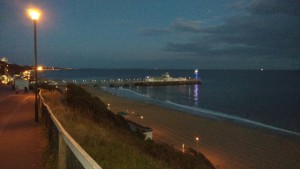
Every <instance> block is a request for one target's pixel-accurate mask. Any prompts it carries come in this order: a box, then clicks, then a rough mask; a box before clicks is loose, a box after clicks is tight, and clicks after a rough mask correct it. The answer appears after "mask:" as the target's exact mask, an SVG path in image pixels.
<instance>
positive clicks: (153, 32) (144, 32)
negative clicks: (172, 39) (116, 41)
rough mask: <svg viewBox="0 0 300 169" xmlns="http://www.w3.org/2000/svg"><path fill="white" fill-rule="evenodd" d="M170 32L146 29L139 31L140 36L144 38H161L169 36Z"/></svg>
mask: <svg viewBox="0 0 300 169" xmlns="http://www.w3.org/2000/svg"><path fill="white" fill-rule="evenodd" d="M170 32H171V31H170V30H168V29H156V28H146V29H143V30H142V31H141V34H142V35H145V36H161V35H165V34H169V33H170Z"/></svg>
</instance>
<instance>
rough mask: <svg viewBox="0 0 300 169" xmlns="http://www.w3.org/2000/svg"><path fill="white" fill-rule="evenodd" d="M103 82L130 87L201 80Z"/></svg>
mask: <svg viewBox="0 0 300 169" xmlns="http://www.w3.org/2000/svg"><path fill="white" fill-rule="evenodd" d="M101 84H108V85H109V86H110V87H121V86H122V87H129V86H171V85H191V84H201V80H196V79H188V80H182V81H154V82H151V81H144V80H142V81H113V82H105V83H101Z"/></svg>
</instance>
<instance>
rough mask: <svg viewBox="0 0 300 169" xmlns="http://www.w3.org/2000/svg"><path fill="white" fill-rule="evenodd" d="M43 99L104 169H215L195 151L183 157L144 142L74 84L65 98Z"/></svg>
mask: <svg viewBox="0 0 300 169" xmlns="http://www.w3.org/2000/svg"><path fill="white" fill-rule="evenodd" d="M43 96H44V97H45V99H46V102H47V104H49V106H50V107H51V109H52V110H53V113H54V114H55V115H56V116H57V118H58V119H59V121H61V123H62V124H63V126H64V127H65V128H66V130H67V131H68V132H69V133H70V134H71V135H72V136H73V137H74V138H75V140H76V141H77V142H79V144H80V145H81V146H82V147H83V148H84V149H85V150H86V151H87V152H88V153H89V154H90V155H91V156H92V157H93V158H94V159H95V161H97V162H98V164H99V165H100V166H101V167H103V168H104V169H114V168H116V169H117V168H118V169H120V168H124V169H127V168H128V169H129V168H130V169H134V168H136V169H138V168H139V169H141V168H145V169H147V168H149V169H150V168H151V169H156V168H157V169H159V168H160V169H162V168H164V169H167V168H174V169H177V168H178V169H179V168H180V169H185V168H186V169H191V168H195V169H197V168H202V169H205V168H213V166H212V165H211V164H210V163H209V162H208V161H207V160H206V159H205V157H204V156H202V155H201V154H198V155H197V154H196V153H195V152H194V151H193V150H190V151H188V152H187V153H186V154H183V153H181V152H178V151H176V150H174V149H173V148H171V147H170V146H168V145H164V144H157V143H154V142H152V141H144V140H143V138H141V135H140V134H138V133H132V132H130V131H129V130H128V126H127V123H126V121H125V119H123V118H122V117H120V116H116V115H114V114H113V113H112V112H110V111H109V110H108V109H107V108H106V105H105V104H104V103H103V102H102V101H101V100H99V99H98V98H95V97H92V96H91V95H90V94H89V93H88V92H87V91H85V90H83V89H82V88H79V87H77V86H75V85H71V84H70V85H68V90H67V92H66V93H65V94H64V95H62V94H60V93H57V92H47V93H45V92H44V93H43Z"/></svg>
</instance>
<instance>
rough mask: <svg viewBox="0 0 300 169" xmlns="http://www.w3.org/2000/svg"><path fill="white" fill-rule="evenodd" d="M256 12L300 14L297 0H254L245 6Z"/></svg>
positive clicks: (299, 4)
mask: <svg viewBox="0 0 300 169" xmlns="http://www.w3.org/2000/svg"><path fill="white" fill-rule="evenodd" d="M247 9H248V10H249V11H250V12H251V13H257V14H286V15H293V16H300V2H299V0H256V1H253V3H251V4H250V5H249V7H248V8H247Z"/></svg>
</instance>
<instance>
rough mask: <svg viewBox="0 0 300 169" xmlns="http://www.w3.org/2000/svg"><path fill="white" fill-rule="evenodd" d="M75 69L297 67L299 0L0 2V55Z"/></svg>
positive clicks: (26, 62) (299, 57) (299, 53)
mask: <svg viewBox="0 0 300 169" xmlns="http://www.w3.org/2000/svg"><path fill="white" fill-rule="evenodd" d="M29 7H36V8H38V9H40V10H41V11H42V15H41V18H40V20H39V21H38V32H37V33H38V34H37V36H38V64H41V65H47V66H60V67H73V68H168V69H170V68H174V69H180V68H188V69H189V68H190V69H194V68H198V69H261V68H264V69H300V1H299V0H188V1H187V0H36V1H26V0H1V1H0V57H3V56H5V57H7V58H8V59H9V62H10V63H16V64H20V65H33V63H34V60H33V58H34V57H33V56H34V53H33V23H32V20H31V19H30V17H29V16H28V14H27V11H26V10H27V9H28V8H29Z"/></svg>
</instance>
